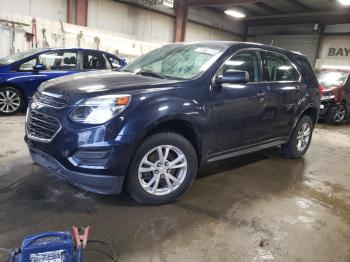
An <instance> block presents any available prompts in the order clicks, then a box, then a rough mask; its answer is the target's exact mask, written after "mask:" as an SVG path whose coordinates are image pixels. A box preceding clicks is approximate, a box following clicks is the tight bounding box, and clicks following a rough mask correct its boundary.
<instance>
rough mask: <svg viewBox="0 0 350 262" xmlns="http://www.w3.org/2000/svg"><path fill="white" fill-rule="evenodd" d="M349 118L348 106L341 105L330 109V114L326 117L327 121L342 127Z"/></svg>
mask: <svg viewBox="0 0 350 262" xmlns="http://www.w3.org/2000/svg"><path fill="white" fill-rule="evenodd" d="M346 117H347V110H346V105H344V104H339V105H336V106H333V107H332V108H330V110H329V113H328V114H327V116H326V121H327V122H329V123H333V124H336V125H340V124H342V123H343V122H344V120H345V119H346Z"/></svg>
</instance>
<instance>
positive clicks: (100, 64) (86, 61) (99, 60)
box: [83, 51, 110, 70]
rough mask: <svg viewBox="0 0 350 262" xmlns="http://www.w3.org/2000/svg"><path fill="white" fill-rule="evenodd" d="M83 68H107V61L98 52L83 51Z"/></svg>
mask: <svg viewBox="0 0 350 262" xmlns="http://www.w3.org/2000/svg"><path fill="white" fill-rule="evenodd" d="M83 68H84V69H85V70H103V69H108V68H110V66H108V65H107V61H106V59H105V58H104V56H103V55H102V54H101V53H100V52H94V51H84V57H83Z"/></svg>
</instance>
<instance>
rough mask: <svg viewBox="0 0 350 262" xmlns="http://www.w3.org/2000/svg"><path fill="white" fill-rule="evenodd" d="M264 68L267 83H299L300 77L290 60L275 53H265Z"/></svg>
mask: <svg viewBox="0 0 350 262" xmlns="http://www.w3.org/2000/svg"><path fill="white" fill-rule="evenodd" d="M265 57H266V67H267V72H268V77H269V81H273V82H280V81H299V80H300V75H299V73H298V71H297V70H296V69H295V67H294V66H293V65H292V63H291V62H290V60H289V59H288V58H287V57H285V56H283V55H279V54H276V53H271V52H266V55H265Z"/></svg>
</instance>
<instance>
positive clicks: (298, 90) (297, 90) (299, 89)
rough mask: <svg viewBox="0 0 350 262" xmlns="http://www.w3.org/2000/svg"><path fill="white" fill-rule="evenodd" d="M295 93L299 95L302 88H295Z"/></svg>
mask: <svg viewBox="0 0 350 262" xmlns="http://www.w3.org/2000/svg"><path fill="white" fill-rule="evenodd" d="M295 91H296V92H297V93H299V92H300V91H301V86H299V85H298V86H295Z"/></svg>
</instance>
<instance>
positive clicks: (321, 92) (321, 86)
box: [318, 85, 324, 96]
mask: <svg viewBox="0 0 350 262" xmlns="http://www.w3.org/2000/svg"><path fill="white" fill-rule="evenodd" d="M318 90H319V91H320V95H321V96H322V95H323V92H324V87H323V85H319V86H318Z"/></svg>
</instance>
